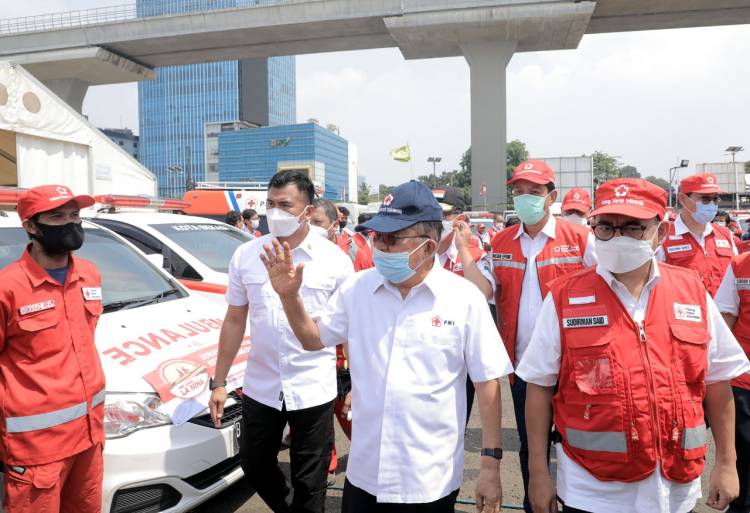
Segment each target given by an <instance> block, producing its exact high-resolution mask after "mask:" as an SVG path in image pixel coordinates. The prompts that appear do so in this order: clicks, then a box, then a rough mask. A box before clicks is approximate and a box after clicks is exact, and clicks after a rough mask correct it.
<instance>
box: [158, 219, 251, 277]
mask: <svg viewBox="0 0 750 513" xmlns="http://www.w3.org/2000/svg"><path fill="white" fill-rule="evenodd" d="M150 226H151V227H152V228H154V229H156V230H158V231H160V232H161V233H163V234H164V235H165V236H166V237H169V238H170V239H171V240H173V241H174V242H175V243H176V244H177V245H179V246H180V247H182V248H184V249H185V251H187V252H188V253H190V254H191V255H193V256H194V257H195V258H197V259H198V260H200V261H201V262H202V263H203V264H204V265H206V266H207V267H209V268H211V269H213V270H214V271H216V272H220V273H226V272H227V271H228V270H229V261H230V260H231V259H232V255H234V251H235V250H236V249H237V248H238V247H240V246H241V245H242V244H244V243H245V242H247V241H249V240H251V237H250V236H249V235H248V234H246V233H244V232H241V231H239V230H235V229H234V228H232V227H231V226H229V225H224V224H208V223H203V224H200V223H184V224H177V223H170V224H152V225H150Z"/></svg>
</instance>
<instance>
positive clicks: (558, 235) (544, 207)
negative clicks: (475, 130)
mask: <svg viewBox="0 0 750 513" xmlns="http://www.w3.org/2000/svg"><path fill="white" fill-rule="evenodd" d="M508 185H510V186H511V188H512V192H513V205H514V207H515V210H516V212H517V214H518V217H519V218H520V219H521V223H522V224H521V225H519V226H518V228H517V229H516V228H512V229H511V228H506V229H505V230H503V231H501V232H500V233H498V234H497V235H495V238H494V239H493V240H492V265H493V269H494V278H495V284H496V286H495V305H496V307H497V317H498V320H497V325H498V329H499V331H500V336H501V337H502V339H503V342H505V348H506V350H507V351H508V354H509V356H510V358H511V361H512V362H514V363H518V362H519V361H520V359H521V358H522V357H523V354H524V352H525V351H526V348H527V346H528V343H529V340H530V339H531V334H532V332H533V330H534V324H535V322H536V320H537V318H538V317H539V311H540V309H541V307H542V299H543V298H544V296H545V295H546V294H547V290H548V286H549V282H550V281H552V280H554V279H555V278H558V277H560V276H563V275H566V274H568V273H571V272H574V271H578V270H580V269H583V268H584V267H588V266H592V265H595V264H596V256H595V254H594V248H593V237H592V235H591V232H590V231H589V230H588V229H587V228H584V227H583V226H581V225H578V224H574V223H570V222H568V221H562V220H558V219H555V217H554V216H553V215H551V214H550V210H549V209H550V206H551V205H552V203H554V201H555V199H556V198H557V191H556V190H555V174H554V173H553V172H552V169H550V167H549V166H548V165H547V164H545V163H544V162H543V161H541V160H528V161H526V162H522V163H521V164H520V165H519V166H518V167H517V168H516V169H515V171H514V172H513V176H512V177H511V179H510V180H509V181H508ZM511 392H512V394H513V406H514V410H515V414H516V424H517V425H518V434H519V438H520V440H521V447H520V449H519V459H520V462H521V474H522V476H523V478H524V479H523V480H524V490H527V489H528V449H527V443H526V425H525V421H524V415H525V403H526V383H525V382H524V381H523V380H522V379H515V380H514V379H511ZM524 509H525V511H527V512H529V511H531V507H530V505H529V502H528V496H527V497H525V498H524Z"/></svg>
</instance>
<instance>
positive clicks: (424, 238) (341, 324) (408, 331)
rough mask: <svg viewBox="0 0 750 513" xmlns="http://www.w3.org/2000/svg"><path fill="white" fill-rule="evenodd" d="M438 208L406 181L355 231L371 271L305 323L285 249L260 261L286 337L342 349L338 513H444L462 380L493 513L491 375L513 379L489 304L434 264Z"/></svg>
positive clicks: (485, 511)
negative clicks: (368, 240)
mask: <svg viewBox="0 0 750 513" xmlns="http://www.w3.org/2000/svg"><path fill="white" fill-rule="evenodd" d="M441 221H442V211H441V209H440V207H439V206H438V204H437V201H435V198H434V197H433V195H432V192H431V191H430V189H429V188H427V186H425V185H424V184H422V183H420V182H416V181H411V182H407V183H405V184H402V185H399V186H398V187H396V188H395V189H394V190H393V192H392V193H391V194H389V195H388V196H386V197H385V198H384V199H383V203H382V205H381V206H380V210H379V213H378V215H377V216H375V217H373V218H372V219H371V220H370V221H368V222H366V223H363V224H361V225H358V226H357V229H358V230H372V231H374V232H375V234H376V235H375V248H374V261H375V269H370V270H368V271H363V272H361V273H357V274H355V275H354V276H352V277H351V278H349V279H348V280H347V281H346V282H345V283H344V284H343V285H342V286H341V288H340V289H339V290H338V291H337V292H336V294H335V295H334V296H333V297H332V298H331V299H330V300H329V302H328V305H327V307H326V309H325V310H324V311H322V312H320V314H319V315H316V316H315V317H311V316H310V315H309V314H308V313H307V312H306V311H305V308H304V303H303V301H302V298H301V297H300V295H299V289H300V284H301V283H302V282H303V275H304V276H307V273H308V272H309V270H308V269H307V268H306V266H305V267H303V266H302V265H301V264H298V263H297V261H296V258H294V255H292V253H291V251H290V249H289V247H288V245H287V244H284V246H283V247H282V246H281V245H280V244H279V243H278V242H276V241H274V247H273V249H271V248H270V247H268V246H267V247H266V254H265V256H264V257H263V261H264V263H265V265H266V268H267V270H268V274H269V276H270V278H271V284H272V285H273V288H274V290H275V291H276V292H277V293H278V296H279V298H280V299H281V303H282V305H283V306H284V311H285V313H286V318H287V319H289V323H290V325H291V327H292V329H293V330H294V333H295V335H296V336H297V338H298V339H299V340H300V342H301V343H302V344H303V346H304V347H305V348H306V349H308V350H310V351H317V350H322V349H323V348H325V347H332V346H334V345H337V344H340V343H341V341H343V340H346V341H347V342H348V349H349V360H350V362H351V375H352V396H353V398H352V413H353V415H352V417H353V418H352V445H351V451H350V453H349V462H348V464H347V480H346V483H345V485H344V495H343V500H342V505H341V511H342V513H399V512H410V513H453V509H454V505H455V501H456V496H457V495H458V490H459V487H460V486H461V482H462V474H463V454H464V429H465V423H466V421H465V417H464V416H465V412H466V404H465V402H466V391H465V385H466V376H467V374H468V375H469V376H470V377H471V379H472V380H473V381H474V384H475V387H476V391H477V397H478V399H479V401H478V402H479V411H480V415H481V419H482V442H483V444H482V445H483V447H484V448H483V449H482V463H481V469H480V472H479V479H478V481H477V486H476V492H475V495H476V499H477V511H478V512H481V513H496V512H497V511H499V508H500V503H501V502H502V490H501V486H500V459H501V458H502V448H501V414H502V412H501V402H500V385H499V382H498V378H500V377H502V376H504V375H507V374H508V373H510V372H511V371H512V367H511V365H510V361H509V359H508V355H507V353H506V352H505V350H504V349H503V345H502V341H501V340H500V337H499V336H498V334H497V330H496V329H495V327H494V325H493V322H492V317H491V316H490V312H489V309H488V308H487V302H486V300H485V298H484V297H483V296H482V294H481V293H480V292H479V291H478V290H477V289H476V287H475V286H474V285H472V284H471V283H469V282H468V281H467V280H465V279H463V278H460V277H458V276H456V275H455V274H453V273H451V272H449V271H447V270H446V269H443V268H442V267H441V266H440V265H437V264H436V261H435V260H436V259H435V251H436V249H437V246H438V243H439V240H440V234H441V231H442V222H441Z"/></svg>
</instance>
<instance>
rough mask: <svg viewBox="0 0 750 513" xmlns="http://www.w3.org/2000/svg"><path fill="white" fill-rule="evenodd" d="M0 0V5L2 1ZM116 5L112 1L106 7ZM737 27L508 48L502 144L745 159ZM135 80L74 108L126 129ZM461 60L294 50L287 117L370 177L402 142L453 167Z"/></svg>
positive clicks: (624, 156) (741, 32)
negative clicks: (291, 113) (312, 127)
mask: <svg viewBox="0 0 750 513" xmlns="http://www.w3.org/2000/svg"><path fill="white" fill-rule="evenodd" d="M3 3H4V4H5V2H3ZM111 3H113V4H118V3H124V2H123V1H122V0H121V1H119V2H118V1H117V0H115V1H114V2H111ZM8 4H9V5H4V6H3V10H2V14H0V17H3V18H11V17H17V16H30V15H36V14H43V13H50V12H60V11H69V10H76V9H86V8H92V7H101V6H103V5H110V2H106V0H98V1H97V0H34V1H33V2H12V3H11V2H8ZM748 55H750V25H739V26H730V27H711V28H697V29H681V30H664V31H649V32H631V33H623V34H606V35H588V36H584V38H583V40H582V41H581V44H580V45H579V47H578V48H577V49H575V50H565V51H554V52H534V53H519V54H516V55H515V56H514V57H513V59H512V60H511V62H510V64H509V66H508V75H507V102H508V119H507V127H508V140H512V139H519V140H521V141H523V142H525V143H526V145H527V148H528V150H529V152H530V154H531V156H535V157H560V156H578V155H583V154H591V153H592V152H594V151H597V150H600V151H604V152H607V153H609V154H611V155H616V156H618V157H619V159H618V160H619V161H620V162H621V163H622V164H623V165H624V164H630V165H633V166H635V167H637V168H638V170H639V172H640V173H641V174H642V175H643V176H646V175H655V176H660V177H666V176H667V173H668V170H669V168H670V167H672V166H674V165H676V163H677V161H678V158H679V159H689V160H690V167H689V168H688V169H687V173H685V172H683V174H682V176H686V175H687V174H689V173H690V172H692V171H693V170H694V166H693V164H694V163H697V162H726V161H729V160H731V157H729V156H727V155H726V153H725V152H724V151H723V150H724V149H725V148H726V147H728V146H734V145H738V146H744V147H746V148H748V150H747V155H745V154H743V153H740V154H739V155H738V156H737V159H738V160H744V158H743V157H745V158H747V159H750V98H749V97H748V91H750V59H748V58H747V56H748ZM137 99H138V93H137V85H136V84H121V85H113V86H98V87H92V88H91V89H89V92H88V95H87V97H86V100H85V102H84V106H83V110H84V114H87V115H88V116H89V118H90V120H91V121H92V122H94V123H95V124H96V125H97V126H100V127H116V128H120V127H128V128H132V129H134V131H136V132H137V129H138V101H137ZM469 105H470V92H469V68H468V65H467V63H466V61H465V60H464V59H463V58H447V59H426V60H412V61H407V60H405V59H404V58H403V56H402V55H401V53H400V52H399V50H398V49H383V50H368V51H353V52H339V53H330V54H319V55H304V56H298V57H297V120H298V121H299V122H303V121H305V120H307V119H309V118H316V119H318V120H320V122H321V123H322V124H324V125H325V124H328V123H333V124H335V125H337V126H339V127H340V129H341V135H342V136H343V137H345V138H347V139H349V140H351V141H352V142H354V143H356V144H357V146H358V149H359V166H358V167H359V171H360V173H359V174H360V175H364V176H365V178H366V180H367V182H368V183H369V184H371V185H375V184H379V183H383V184H386V185H393V184H397V183H400V182H403V181H405V180H408V179H409V177H410V165H409V164H404V163H399V162H395V161H393V160H391V159H390V157H389V155H388V152H389V150H391V149H393V148H396V147H398V146H401V145H403V144H406V143H408V144H409V145H410V146H411V150H412V159H413V162H412V166H413V171H414V175H415V176H416V175H421V174H428V173H431V172H432V164H428V163H427V158H428V157H429V156H440V157H442V158H443V161H442V162H441V163H440V164H438V168H437V171H438V173H440V172H441V171H445V170H451V169H455V168H457V167H458V162H459V160H460V158H461V155H462V153H463V152H464V151H465V150H466V149H467V148H468V147H469V145H470V141H471V134H470V114H471V113H470V108H469Z"/></svg>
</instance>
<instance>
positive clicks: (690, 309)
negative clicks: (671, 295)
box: [674, 303, 703, 322]
mask: <svg viewBox="0 0 750 513" xmlns="http://www.w3.org/2000/svg"><path fill="white" fill-rule="evenodd" d="M674 317H675V319H677V320H678V321H690V322H701V320H702V319H703V316H702V315H701V307H700V306H698V305H683V304H681V303H674Z"/></svg>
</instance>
